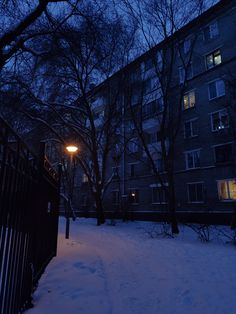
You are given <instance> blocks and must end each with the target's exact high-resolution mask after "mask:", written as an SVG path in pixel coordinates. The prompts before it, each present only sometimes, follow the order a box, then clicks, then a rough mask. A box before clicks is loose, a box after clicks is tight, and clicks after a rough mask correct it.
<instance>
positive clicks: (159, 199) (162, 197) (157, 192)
mask: <svg viewBox="0 0 236 314" xmlns="http://www.w3.org/2000/svg"><path fill="white" fill-rule="evenodd" d="M152 203H153V204H155V203H156V204H165V203H167V195H166V190H165V189H164V188H163V187H152Z"/></svg>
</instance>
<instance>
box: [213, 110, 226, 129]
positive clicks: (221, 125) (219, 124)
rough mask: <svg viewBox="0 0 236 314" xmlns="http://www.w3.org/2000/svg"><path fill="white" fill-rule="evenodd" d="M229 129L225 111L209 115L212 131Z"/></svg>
mask: <svg viewBox="0 0 236 314" xmlns="http://www.w3.org/2000/svg"><path fill="white" fill-rule="evenodd" d="M228 127H229V115H228V112H227V110H226V109H223V110H220V111H217V112H213V113H212V114H211V129H212V131H220V130H223V129H226V128H228Z"/></svg>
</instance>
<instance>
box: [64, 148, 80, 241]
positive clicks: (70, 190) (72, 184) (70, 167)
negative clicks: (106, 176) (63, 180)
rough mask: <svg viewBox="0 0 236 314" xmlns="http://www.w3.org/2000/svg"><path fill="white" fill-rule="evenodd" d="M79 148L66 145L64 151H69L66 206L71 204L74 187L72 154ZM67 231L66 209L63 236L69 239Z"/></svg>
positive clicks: (68, 216)
mask: <svg viewBox="0 0 236 314" xmlns="http://www.w3.org/2000/svg"><path fill="white" fill-rule="evenodd" d="M78 150H79V148H78V146H76V145H68V146H66V151H67V152H68V153H69V156H70V162H69V169H68V177H69V180H68V183H69V184H68V185H69V186H68V189H69V193H68V206H69V205H70V204H71V201H72V196H73V188H74V180H73V168H72V165H73V158H74V155H75V154H76V153H77V152H78ZM69 233H70V214H69V210H68V209H67V210H66V232H65V238H66V239H69Z"/></svg>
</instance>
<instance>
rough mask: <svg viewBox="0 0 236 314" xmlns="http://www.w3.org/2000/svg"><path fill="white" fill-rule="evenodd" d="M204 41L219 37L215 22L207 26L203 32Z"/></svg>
mask: <svg viewBox="0 0 236 314" xmlns="http://www.w3.org/2000/svg"><path fill="white" fill-rule="evenodd" d="M203 32H204V39H205V40H209V39H213V38H215V37H217V36H218V35H219V28H218V23H217V21H214V22H213V23H211V24H209V25H207V26H206V27H205V28H204V30H203Z"/></svg>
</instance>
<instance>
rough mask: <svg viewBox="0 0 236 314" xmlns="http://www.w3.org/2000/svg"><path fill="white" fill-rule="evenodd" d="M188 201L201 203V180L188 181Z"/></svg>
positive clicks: (202, 199)
mask: <svg viewBox="0 0 236 314" xmlns="http://www.w3.org/2000/svg"><path fill="white" fill-rule="evenodd" d="M188 201H189V203H202V202H203V201H204V198H203V182H194V183H188Z"/></svg>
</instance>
